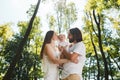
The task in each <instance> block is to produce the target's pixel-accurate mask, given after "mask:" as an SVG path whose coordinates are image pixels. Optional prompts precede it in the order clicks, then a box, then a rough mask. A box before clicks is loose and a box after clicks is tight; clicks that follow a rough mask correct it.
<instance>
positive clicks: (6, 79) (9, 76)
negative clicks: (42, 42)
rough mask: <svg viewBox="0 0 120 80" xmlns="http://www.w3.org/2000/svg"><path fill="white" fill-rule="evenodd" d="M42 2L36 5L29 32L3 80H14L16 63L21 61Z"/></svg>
mask: <svg viewBox="0 0 120 80" xmlns="http://www.w3.org/2000/svg"><path fill="white" fill-rule="evenodd" d="M40 1H41V0H38V3H37V5H36V9H35V11H34V14H33V16H32V18H31V20H30V22H29V25H28V28H27V31H26V33H25V35H24V37H23V39H22V41H21V42H20V44H19V47H18V48H17V52H16V55H15V56H14V58H13V59H12V62H11V63H10V66H9V68H8V70H7V72H6V74H5V76H4V77H3V80H12V77H13V76H14V75H13V71H14V69H15V66H16V63H17V62H18V61H19V60H20V56H21V53H22V51H23V47H24V45H25V43H26V41H27V39H28V36H29V34H30V32H31V29H32V24H33V21H34V18H35V16H36V14H37V11H38V8H39V4H40Z"/></svg>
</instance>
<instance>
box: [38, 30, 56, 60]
mask: <svg viewBox="0 0 120 80" xmlns="http://www.w3.org/2000/svg"><path fill="white" fill-rule="evenodd" d="M53 34H54V31H52V30H50V31H48V32H47V33H46V35H45V38H44V42H43V45H42V48H41V52H40V58H41V59H43V51H44V48H45V45H46V44H47V43H50V42H51V39H52V37H53Z"/></svg>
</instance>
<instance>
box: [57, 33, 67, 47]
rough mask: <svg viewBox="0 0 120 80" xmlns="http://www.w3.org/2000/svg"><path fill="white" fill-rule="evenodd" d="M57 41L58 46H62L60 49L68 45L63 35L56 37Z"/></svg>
mask: <svg viewBox="0 0 120 80" xmlns="http://www.w3.org/2000/svg"><path fill="white" fill-rule="evenodd" d="M58 39H59V44H58V45H59V46H62V47H67V46H68V45H69V43H68V42H67V41H66V37H65V35H64V34H60V35H59V36H58Z"/></svg>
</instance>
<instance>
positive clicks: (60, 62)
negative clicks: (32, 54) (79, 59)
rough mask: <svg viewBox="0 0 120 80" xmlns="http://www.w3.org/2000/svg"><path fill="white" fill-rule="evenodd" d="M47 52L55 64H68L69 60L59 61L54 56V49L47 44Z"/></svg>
mask: <svg viewBox="0 0 120 80" xmlns="http://www.w3.org/2000/svg"><path fill="white" fill-rule="evenodd" d="M45 51H46V54H47V55H48V57H49V59H50V60H51V61H52V62H53V63H54V64H62V63H67V62H69V60H67V59H58V58H56V57H55V56H54V55H53V53H54V52H53V49H52V47H51V45H50V44H46V46H45Z"/></svg>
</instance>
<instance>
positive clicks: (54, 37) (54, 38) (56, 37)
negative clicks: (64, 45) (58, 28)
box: [52, 32, 58, 40]
mask: <svg viewBox="0 0 120 80" xmlns="http://www.w3.org/2000/svg"><path fill="white" fill-rule="evenodd" d="M52 39H53V40H58V35H57V34H56V33H55V32H54V34H53V37H52Z"/></svg>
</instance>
